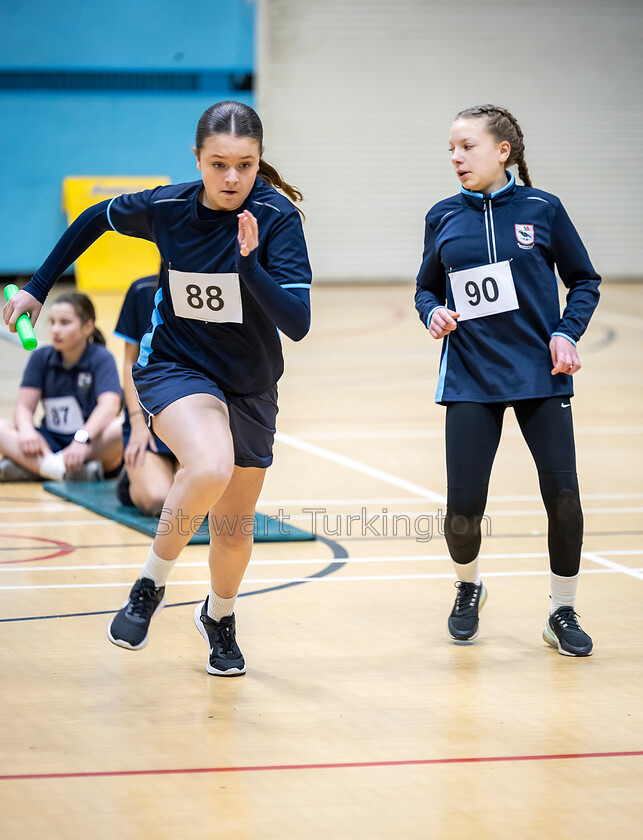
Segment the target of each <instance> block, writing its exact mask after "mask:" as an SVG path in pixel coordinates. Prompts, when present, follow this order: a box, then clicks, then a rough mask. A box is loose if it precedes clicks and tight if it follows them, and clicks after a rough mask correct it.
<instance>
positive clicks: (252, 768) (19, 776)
mask: <svg viewBox="0 0 643 840" xmlns="http://www.w3.org/2000/svg"><path fill="white" fill-rule="evenodd" d="M639 756H643V750H621V751H610V752H588V753H550V754H548V755H494V756H488V755H484V756H468V757H460V758H411V759H406V760H404V759H403V760H400V761H342V762H327V763H320V764H263V765H262V764H251V765H247V766H245V767H244V766H238V767H235V766H231V767H166V768H162V769H158V770H151V769H149V770H93V771H92V770H88V771H84V772H81V771H78V772H75V773H11V774H2V775H0V781H3V782H5V781H18V780H23V781H27V780H34V779H95V778H100V777H114V776H171V775H191V774H197V773H257V772H271V771H277V770H344V769H349V768H367V767H422V766H428V765H431V764H483V763H484V764H488V763H493V762H502V761H567V760H571V759H583V758H634V757H639Z"/></svg>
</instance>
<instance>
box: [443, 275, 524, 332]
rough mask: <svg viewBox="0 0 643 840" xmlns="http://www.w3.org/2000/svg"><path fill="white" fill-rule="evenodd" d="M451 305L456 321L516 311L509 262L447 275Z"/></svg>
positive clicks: (514, 289)
mask: <svg viewBox="0 0 643 840" xmlns="http://www.w3.org/2000/svg"><path fill="white" fill-rule="evenodd" d="M449 280H450V281H451V291H452V292H453V302H454V304H455V308H456V311H457V312H459V313H460V320H461V321H467V320H469V319H471V318H485V317H487V316H488V315H497V314H498V313H500V312H511V310H512V309H518V298H517V296H516V287H515V285H514V279H513V275H512V273H511V266H510V265H509V261H508V260H505V261H504V262H499V263H491V264H490V265H480V266H478V267H477V268H467V269H465V270H464V271H452V272H450V274H449Z"/></svg>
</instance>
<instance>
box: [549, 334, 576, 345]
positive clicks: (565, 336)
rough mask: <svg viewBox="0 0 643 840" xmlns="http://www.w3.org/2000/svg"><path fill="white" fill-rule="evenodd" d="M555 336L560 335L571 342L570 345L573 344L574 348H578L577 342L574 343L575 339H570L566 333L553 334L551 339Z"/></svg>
mask: <svg viewBox="0 0 643 840" xmlns="http://www.w3.org/2000/svg"><path fill="white" fill-rule="evenodd" d="M555 335H560V336H561V337H562V338H566V339H567V341H569V343H570V344H573V345H574V347H576V342H575V341H574V339H573V338H570V337H569V336H568V335H567V334H566V333H563V332H553V333H552V334H551V337H552V338H553V337H554V336H555Z"/></svg>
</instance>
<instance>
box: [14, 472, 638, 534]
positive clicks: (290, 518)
mask: <svg viewBox="0 0 643 840" xmlns="http://www.w3.org/2000/svg"><path fill="white" fill-rule="evenodd" d="M391 478H393V479H394V478H395V476H391ZM383 480H385V479H383ZM403 480H404V479H400V481H403ZM426 492H427V494H430V493H432V491H431V490H427V491H426ZM427 498H428V495H427ZM431 501H441V502H442V504H445V505H446V499H442V500H439V499H438V500H436V499H431ZM70 504H75V503H74V502H70ZM357 504H359V502H357ZM77 507H82V505H77ZM360 510H361V508H360ZM439 510H441V509H439ZM71 512H72V511H70V513H71ZM583 513H584V514H585V515H587V516H605V515H609V514H618V515H622V516H624V515H625V514H630V513H643V507H604V508H603V507H601V508H591V507H584V508H583ZM265 515H266V516H268V515H271V516H275V515H276V514H275V513H274V512H273V513H272V514H265ZM353 515H354V516H358V515H360V516H361V514H353ZM364 515H365V516H366V517H367V518H368V519H377V520H378V521H380V520H383V519H387V520H389V519H393V518H395V517H407V518H415V519H421V518H422V517H429V518H432V517H434V516H436V512H435V511H431V510H425V511H416V510H409V511H402V510H398V511H383V510H380V511H378V510H373V509H371V510H368V509H366V511H365V514H364ZM545 515H546V513H545V508H544V507H543V508H533V509H532V508H526V509H523V510H493V509H489V510H487V511H485V516H486V517H489V518H491V517H494V516H504V517H507V518H514V519H515V518H517V517H520V516H545ZM346 516H347V514H345V513H344V514H342V513H337V512H334V511H333V512H330V511H328V510H326V509H325V508H323V509H322V508H316V509H315V510H314V512H312V513H290V514H286V515H285V516H284V517H283V518H284V527H288V522H292V523H295V522H308V523H310V524H311V526H312V523H313V522H314V521H317V520H318V519H324V518H326V519H327V520H328V521H330V520H332V519H339V520H341V519H342V518H344V517H346ZM346 524H347V527H348V523H346ZM72 525H73V526H81V525H92V526H95V525H120V526H121V527H123V528H127V527H128V526H127V525H126V524H125V523H124V522H117V521H116V520H115V519H109V518H106V517H104V516H101V515H100V514H98V513H97V514H96V519H76V520H69V519H62V520H61V519H50V520H46V519H45V520H43V519H39V520H36V521H33V522H1V523H0V528H13V529H19V528H36V527H39V528H63V527H71V526H72ZM359 525H360V523H359V522H355V521H353V522H352V523H351V530H353V529H354V530H355V531H356V532H357V531H358V530H359ZM374 527H376V526H374ZM331 536H337V537H341V536H342V535H341V534H334V535H331ZM363 536H365V535H363ZM378 536H379V535H378ZM391 536H399V535H397V534H392V535H391Z"/></svg>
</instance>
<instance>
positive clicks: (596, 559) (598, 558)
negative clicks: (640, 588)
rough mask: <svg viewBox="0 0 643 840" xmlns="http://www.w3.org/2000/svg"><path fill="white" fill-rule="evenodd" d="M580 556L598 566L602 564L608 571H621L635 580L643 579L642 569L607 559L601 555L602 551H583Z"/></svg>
mask: <svg viewBox="0 0 643 840" xmlns="http://www.w3.org/2000/svg"><path fill="white" fill-rule="evenodd" d="M605 553H607V552H605ZM581 556H582V557H583V558H584V559H585V560H591V562H592V563H597V564H598V565H599V566H603V567H604V568H605V569H609V570H610V571H613V572H621V573H622V574H624V575H629V577H633V578H636V579H637V580H643V569H632V568H630V567H629V566H622V565H621V564H620V563H615V562H614V560H608V559H607V558H606V557H603V554H602V552H598V551H583V553H582V555H581Z"/></svg>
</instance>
